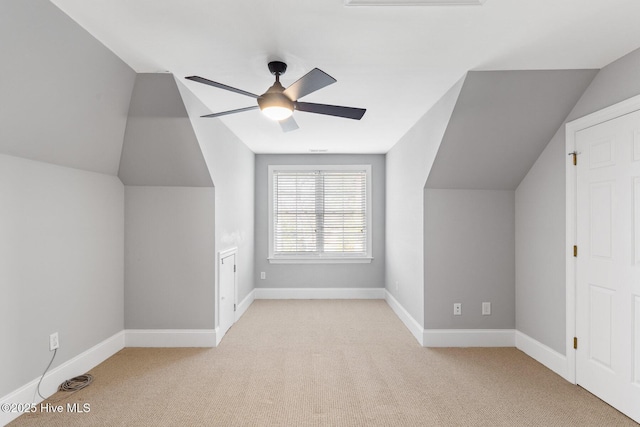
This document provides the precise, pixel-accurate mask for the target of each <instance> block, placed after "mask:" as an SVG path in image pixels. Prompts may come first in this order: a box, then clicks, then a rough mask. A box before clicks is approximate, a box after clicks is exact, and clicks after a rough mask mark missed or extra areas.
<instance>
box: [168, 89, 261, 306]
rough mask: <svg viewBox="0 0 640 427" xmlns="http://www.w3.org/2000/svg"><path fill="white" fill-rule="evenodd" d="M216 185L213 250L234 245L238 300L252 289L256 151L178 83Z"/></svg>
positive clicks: (218, 250)
mask: <svg viewBox="0 0 640 427" xmlns="http://www.w3.org/2000/svg"><path fill="white" fill-rule="evenodd" d="M177 85H178V89H179V90H180V94H181V95H182V99H183V101H184V105H185V107H186V109H187V112H188V113H189V117H190V120H191V124H192V126H193V130H194V132H195V135H196V137H197V138H198V142H199V144H200V148H201V149H202V154H203V156H204V160H205V162H206V164H207V168H208V169H209V173H210V174H211V179H212V180H213V185H214V186H215V207H216V209H215V211H216V212H215V251H216V254H217V253H218V252H220V251H223V250H226V249H229V248H232V247H237V248H238V256H237V257H236V263H237V265H238V273H237V274H238V300H239V301H238V302H241V301H242V300H243V299H244V298H245V297H246V296H247V295H248V294H249V292H251V291H252V290H253V288H254V239H253V236H254V173H255V154H253V152H252V151H251V150H249V148H247V146H246V145H244V143H243V142H242V141H240V139H238V137H237V136H235V135H234V134H233V133H232V132H231V131H230V130H229V129H228V128H227V127H226V126H225V125H224V124H223V123H222V121H221V120H220V119H203V118H200V116H201V115H202V114H207V113H210V111H209V110H208V109H207V108H206V107H205V106H204V105H203V104H202V102H201V101H200V100H199V99H197V98H196V97H195V96H194V95H193V94H192V93H191V92H190V91H189V89H188V88H187V87H186V86H185V85H183V84H182V83H181V82H179V81H178V82H177Z"/></svg>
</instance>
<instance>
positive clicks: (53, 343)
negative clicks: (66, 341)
mask: <svg viewBox="0 0 640 427" xmlns="http://www.w3.org/2000/svg"><path fill="white" fill-rule="evenodd" d="M58 347H60V341H59V340H58V333H57V332H55V333H53V334H51V335H49V351H53V350H55V349H57V348H58Z"/></svg>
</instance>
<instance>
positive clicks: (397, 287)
mask: <svg viewBox="0 0 640 427" xmlns="http://www.w3.org/2000/svg"><path fill="white" fill-rule="evenodd" d="M399 288H400V283H398V281H397V280H396V291H397V290H398V289H399Z"/></svg>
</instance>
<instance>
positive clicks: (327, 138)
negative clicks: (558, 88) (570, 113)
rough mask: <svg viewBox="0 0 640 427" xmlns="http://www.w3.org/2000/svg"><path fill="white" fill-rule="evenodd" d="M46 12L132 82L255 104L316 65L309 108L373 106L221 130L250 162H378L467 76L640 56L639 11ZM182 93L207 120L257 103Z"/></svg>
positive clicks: (259, 3)
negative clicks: (142, 79)
mask: <svg viewBox="0 0 640 427" xmlns="http://www.w3.org/2000/svg"><path fill="white" fill-rule="evenodd" d="M52 1H53V2H54V3H55V4H56V5H58V6H59V7H60V8H61V9H62V10H64V11H65V12H66V13H68V14H69V16H71V17H72V18H73V19H75V20H76V21H77V22H78V23H80V24H81V25H82V26H83V27H85V28H86V29H87V30H88V31H90V32H91V34H93V35H95V36H96V37H97V38H98V39H100V40H101V41H102V42H103V43H105V45H106V46H108V47H109V48H110V49H112V50H113V51H114V52H116V53H117V54H118V55H119V56H120V57H121V58H123V59H124V60H125V61H126V62H127V63H128V64H130V65H131V66H132V67H133V68H134V69H135V70H136V71H138V72H165V71H169V72H171V73H173V74H174V75H175V76H176V77H177V78H178V79H179V80H180V81H184V80H183V78H184V77H185V76H188V75H193V74H197V75H201V76H203V77H206V78H209V79H211V80H215V81H218V82H221V83H224V84H227V85H230V86H234V87H237V88H240V89H244V90H247V91H250V92H253V93H256V94H260V93H263V92H264V91H265V90H266V89H267V88H268V87H269V86H270V85H271V84H272V83H273V76H271V74H269V72H268V70H267V62H268V61H269V60H274V59H278V60H282V61H284V62H286V63H287V64H289V68H288V70H287V72H286V74H285V75H284V76H283V84H284V85H285V86H287V85H289V84H291V83H293V82H294V81H295V80H296V79H298V78H299V77H301V76H302V75H303V74H305V73H306V72H308V71H310V70H311V69H312V68H313V67H318V68H320V69H322V70H324V71H326V72H327V73H329V74H330V75H332V76H333V77H335V78H336V79H337V80H338V82H337V83H335V84H333V85H331V86H328V87H326V88H324V89H322V90H319V91H317V92H315V93H313V94H311V95H309V96H308V97H305V98H304V101H308V102H318V103H327V104H337V105H347V106H353V107H362V108H367V113H366V114H365V116H364V118H363V119H362V120H361V121H354V120H348V119H340V118H334V117H328V116H322V115H319V114H309V113H304V112H295V113H294V114H295V116H296V120H297V121H298V123H299V124H300V129H298V130H296V131H294V132H288V133H283V132H282V131H281V130H280V127H279V126H278V125H277V124H276V123H274V122H271V121H269V120H268V119H266V118H265V117H264V116H263V115H261V114H260V112H259V111H256V110H254V111H248V112H244V113H240V114H235V115H229V116H224V117H222V118H220V119H215V120H220V121H222V122H223V123H224V124H225V125H226V126H228V127H229V129H230V130H231V131H232V132H233V133H235V134H236V135H237V136H238V137H239V138H240V139H241V140H242V141H243V142H244V143H245V144H247V146H248V147H249V148H251V149H252V150H253V151H254V152H256V153H287V152H289V153H308V152H309V149H313V148H327V149H329V151H330V152H332V153H339V152H342V153H385V152H387V151H388V150H389V149H390V148H391V147H392V146H393V145H394V144H395V143H396V142H397V141H398V140H399V139H400V138H401V137H402V136H403V135H404V134H406V132H407V131H408V130H409V129H410V128H411V127H412V126H413V125H414V124H415V123H416V122H417V121H418V120H419V119H420V117H422V116H423V115H424V114H425V113H426V112H427V111H429V109H430V108H431V107H432V106H433V105H434V104H435V103H436V102H437V101H438V100H439V99H440V98H441V97H442V96H443V95H444V94H445V93H446V92H447V91H448V90H449V88H451V87H452V86H453V85H454V84H455V83H456V82H457V81H458V80H459V79H460V78H462V77H463V76H464V75H465V73H466V72H467V71H469V70H545V69H591V68H594V69H595V68H601V67H603V66H605V65H606V64H608V63H610V62H611V61H613V60H615V59H617V58H619V57H621V56H622V55H624V54H626V53H628V52H630V51H632V50H633V49H636V48H638V47H640V25H638V16H640V1H638V0H607V1H585V0H562V1H558V0H487V1H486V2H485V3H484V4H483V5H482V6H469V7H464V6H450V7H447V6H434V7H410V6H409V7H406V6H405V7H403V6H395V7H394V6H389V7H346V6H345V4H344V0H227V1H204V0H182V1H176V0H154V1H148V0H91V1H87V0H52ZM185 84H186V85H187V87H188V88H189V89H190V90H191V91H192V92H193V93H194V94H195V95H196V96H197V97H198V98H200V100H201V101H202V102H203V103H204V104H205V105H207V107H208V109H209V111H208V112H218V111H223V110H228V109H234V108H240V107H247V106H251V105H255V100H253V99H252V98H249V97H246V96H242V95H239V94H237V93H231V92H227V91H224V90H220V89H216V88H213V87H211V86H206V85H203V84H198V83H195V82H190V81H188V82H185ZM203 120H206V119H203ZM209 120H211V119H209Z"/></svg>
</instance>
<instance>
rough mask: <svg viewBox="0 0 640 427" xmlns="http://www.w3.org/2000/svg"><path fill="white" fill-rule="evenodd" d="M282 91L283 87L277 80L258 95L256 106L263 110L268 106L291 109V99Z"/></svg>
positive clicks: (292, 104)
mask: <svg viewBox="0 0 640 427" xmlns="http://www.w3.org/2000/svg"><path fill="white" fill-rule="evenodd" d="M285 67H286V66H285ZM282 92H284V87H283V86H282V85H281V84H280V82H279V81H277V82H275V83H274V84H273V86H271V87H270V88H269V89H268V90H267V91H266V92H265V93H263V94H262V95H260V96H259V97H258V106H259V107H260V110H264V109H265V108H268V107H282V108H286V109H288V110H291V111H293V110H294V103H293V101H292V100H291V99H289V97H288V96H287V95H285V94H284V93H282Z"/></svg>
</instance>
